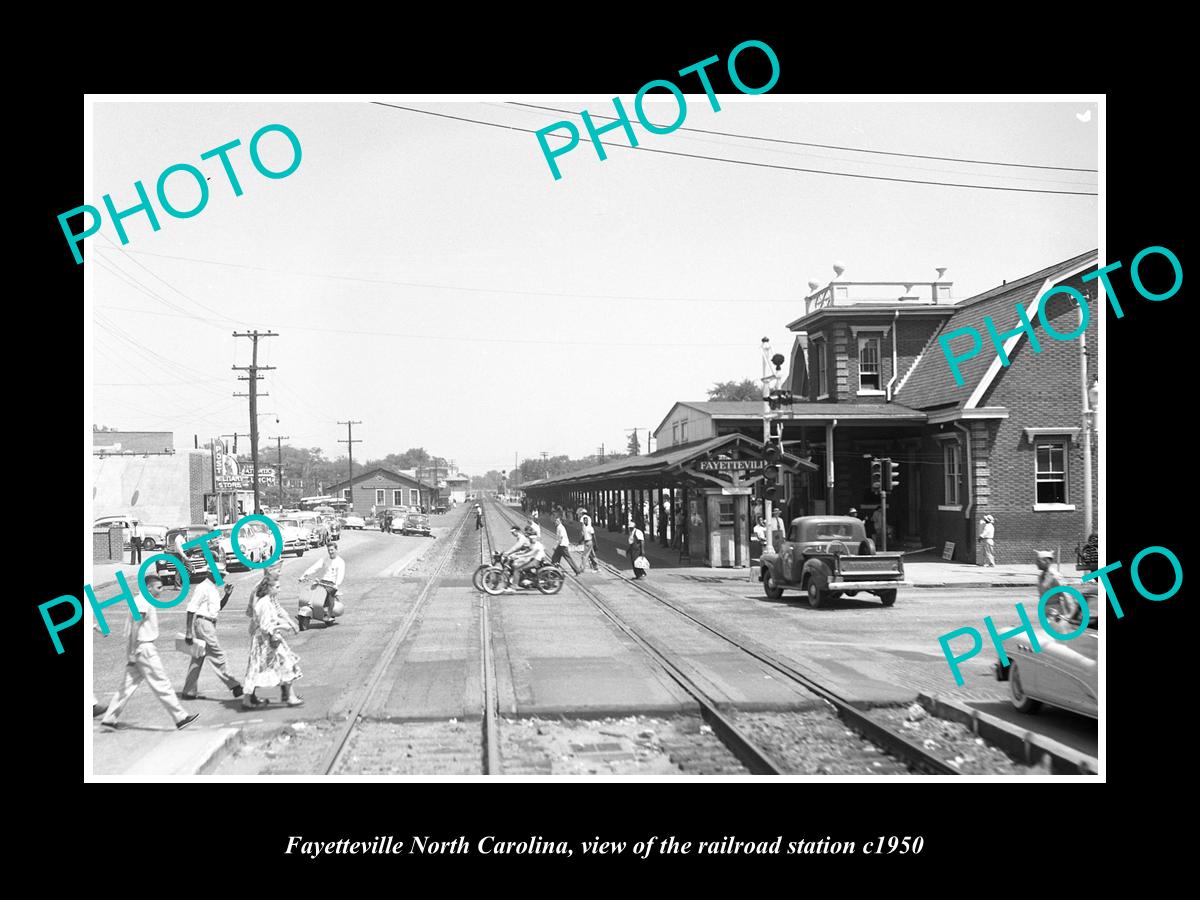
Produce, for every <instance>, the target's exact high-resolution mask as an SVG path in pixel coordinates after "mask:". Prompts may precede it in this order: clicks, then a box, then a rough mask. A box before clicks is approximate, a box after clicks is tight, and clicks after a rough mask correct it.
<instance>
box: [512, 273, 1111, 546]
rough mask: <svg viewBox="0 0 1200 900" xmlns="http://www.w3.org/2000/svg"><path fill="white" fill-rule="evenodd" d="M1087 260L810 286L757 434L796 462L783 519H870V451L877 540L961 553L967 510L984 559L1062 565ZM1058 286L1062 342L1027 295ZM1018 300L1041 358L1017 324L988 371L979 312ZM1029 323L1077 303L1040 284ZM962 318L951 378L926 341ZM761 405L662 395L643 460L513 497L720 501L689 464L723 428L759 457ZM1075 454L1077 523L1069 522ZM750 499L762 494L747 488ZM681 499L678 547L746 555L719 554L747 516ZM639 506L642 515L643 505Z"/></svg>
mask: <svg viewBox="0 0 1200 900" xmlns="http://www.w3.org/2000/svg"><path fill="white" fill-rule="evenodd" d="M1096 264H1097V254H1096V252H1095V251H1091V252H1088V253H1084V254H1080V255H1079V256H1076V257H1073V258H1071V259H1067V260H1063V261H1062V262H1059V263H1056V264H1054V265H1052V266H1048V267H1046V268H1044V269H1041V270H1039V271H1037V272H1032V273H1030V274H1028V275H1025V276H1023V277H1021V278H1018V279H1016V280H1013V281H1008V282H1006V283H1004V284H1001V285H999V286H997V287H994V288H992V289H990V290H988V291H984V292H983V293H981V294H978V295H976V296H974V297H970V298H968V299H966V300H963V301H961V302H955V301H954V300H953V299H952V297H951V289H952V283H951V282H949V281H947V280H945V279H944V275H945V271H946V270H944V269H940V270H938V279H937V280H935V281H932V282H927V283H918V282H895V283H881V282H853V281H844V280H836V281H832V282H830V283H829V284H828V285H826V286H824V287H819V286H818V285H815V284H810V287H811V288H812V293H810V294H809V295H808V296H807V297H805V298H804V312H803V314H802V315H801V316H799V317H798V318H797V319H795V320H794V321H792V322H790V323H789V324H788V328H789V330H791V331H792V332H793V333H794V339H793V345H792V348H791V352H790V365H789V366H788V368H787V371H786V373H785V374H786V377H785V379H784V381H783V383H782V384H781V387H782V388H783V389H785V390H790V391H792V392H793V393H794V394H795V395H796V400H797V402H795V403H794V404H792V405H791V406H784V407H782V408H781V409H780V410H779V411H778V412H775V413H772V414H771V416H770V428H771V429H772V434H773V435H781V437H782V441H783V445H784V448H785V450H786V451H787V452H788V453H789V454H791V456H790V457H789V460H793V459H794V460H795V462H790V464H789V465H788V466H787V467H786V476H785V478H784V485H785V493H784V501H783V503H782V506H783V511H784V512H783V515H784V518H785V521H789V520H790V519H791V518H794V517H796V516H801V515H814V514H823V513H830V514H845V513H847V512H848V511H849V510H850V509H851V508H856V509H857V510H858V511H859V513H860V514H870V513H872V512H874V511H875V510H876V509H877V508H878V507H879V505H880V497H879V495H878V494H876V493H874V492H873V491H872V490H871V484H870V479H871V475H870V459H871V458H872V457H886V458H890V459H892V460H893V461H894V462H896V463H898V465H899V473H900V483H899V486H898V488H897V489H896V490H895V491H893V492H891V493H889V495H888V497H887V506H888V509H887V521H888V533H889V542H888V549H905V550H917V549H929V548H932V549H935V550H937V551H939V552H944V553H947V554H949V556H948V558H951V559H953V560H955V561H958V562H968V563H975V562H977V561H978V559H977V553H978V552H979V545H978V542H977V535H978V529H979V524H980V520H981V519H982V517H983V516H984V515H985V514H991V515H992V516H994V518H995V525H996V558H997V561H998V562H1001V563H1024V562H1030V561H1031V560H1032V558H1033V552H1034V551H1035V550H1039V549H1048V550H1056V551H1058V552H1059V559H1060V560H1064V559H1065V561H1067V562H1069V561H1070V559H1071V554H1072V553H1073V551H1074V548H1075V547H1076V545H1077V544H1082V543H1083V542H1084V540H1085V539H1086V538H1087V536H1088V535H1089V534H1090V533H1092V532H1094V531H1095V529H1096V513H1095V509H1096V508H1097V506H1098V498H1099V494H1098V487H1099V485H1098V475H1097V473H1098V466H1097V442H1096V441H1095V438H1094V437H1092V438H1091V439H1089V440H1088V441H1087V444H1088V445H1090V446H1085V444H1084V435H1085V434H1087V433H1088V427H1087V423H1085V417H1086V416H1088V415H1090V413H1089V411H1088V410H1089V409H1091V408H1092V406H1093V405H1094V401H1091V400H1089V390H1091V389H1092V387H1093V385H1094V383H1095V380H1096V378H1097V377H1098V368H1097V351H1098V347H1099V333H1098V321H1099V318H1100V314H1101V313H1100V311H1097V310H1096V309H1095V303H1094V300H1095V297H1096V291H1095V287H1094V285H1095V282H1094V281H1093V282H1086V283H1085V282H1083V281H1082V276H1083V275H1085V274H1086V273H1088V272H1089V271H1093V270H1094V269H1095V268H1096ZM839 279H840V273H839ZM1057 285H1069V286H1071V287H1073V288H1075V289H1076V290H1078V291H1079V292H1080V293H1081V294H1083V295H1084V296H1085V297H1086V298H1087V299H1088V303H1089V312H1090V315H1089V319H1088V322H1087V326H1086V328H1085V329H1084V330H1083V331H1082V332H1081V334H1080V336H1079V337H1077V338H1075V339H1072V340H1065V341H1060V340H1055V339H1053V338H1051V337H1050V336H1049V335H1047V334H1045V333H1044V332H1043V330H1042V326H1041V325H1040V324H1039V323H1038V316H1037V306H1038V301H1039V299H1040V298H1041V297H1042V295H1044V294H1045V293H1046V292H1047V291H1049V290H1050V289H1051V288H1052V287H1055V286H1057ZM1018 304H1019V305H1020V306H1021V307H1022V308H1023V309H1024V310H1025V311H1026V313H1027V316H1028V318H1029V319H1030V320H1031V321H1032V322H1034V325H1035V329H1036V332H1035V333H1036V334H1037V336H1038V341H1039V345H1040V351H1035V350H1034V349H1033V347H1032V346H1031V344H1030V341H1029V337H1028V335H1027V334H1022V333H1018V334H1015V335H1010V336H1009V337H1008V338H1007V340H1006V341H1005V342H1004V347H1005V350H1006V353H1007V356H1008V358H1009V365H1008V366H1004V365H1003V364H1002V360H1001V358H1000V356H999V354H997V352H996V348H995V347H994V346H993V345H992V343H991V341H990V340H989V338H988V335H987V330H986V328H985V325H984V319H985V318H991V319H992V320H993V322H994V323H995V327H996V329H997V330H998V331H999V332H1000V333H1001V334H1003V332H1008V331H1012V330H1013V329H1015V328H1016V326H1018V325H1019V324H1020V320H1019V318H1018V315H1017V312H1016V306H1017V305H1018ZM1045 318H1046V321H1047V322H1048V323H1050V325H1051V327H1052V328H1053V329H1054V330H1055V331H1056V332H1057V333H1059V334H1070V333H1072V332H1075V331H1076V330H1077V328H1078V325H1079V321H1080V310H1079V306H1078V304H1077V303H1075V301H1074V300H1073V299H1072V298H1071V297H1070V296H1067V295H1064V294H1057V295H1055V296H1054V297H1052V298H1051V299H1050V300H1049V301H1048V302H1047V303H1046V304H1045ZM962 328H974V329H976V330H977V331H978V332H979V334H980V335H981V336H982V348H981V350H980V352H979V353H978V354H977V355H976V356H974V357H972V358H970V359H966V360H964V361H961V362H960V363H959V366H960V372H961V376H962V379H963V384H962V385H961V386H959V385H956V382H955V379H954V375H953V373H952V371H951V368H950V364H949V362H948V361H947V359H946V356H945V354H944V353H943V352H942V348H941V346H940V345H939V343H938V338H939V337H940V336H942V335H946V334H950V333H952V332H954V331H956V330H958V329H962ZM965 343H969V340H967V339H965V338H960V339H959V340H958V343H955V344H953V346H954V347H956V348H959V349H958V352H960V353H961V352H965V350H963V349H961V347H962V346H963V345H964V344H965ZM764 407H765V404H764V403H763V402H762V401H757V400H754V401H744V402H741V401H739V402H723V401H722V402H692V401H679V402H676V403H675V404H674V405H673V406H672V407H671V409H670V411H669V412H668V413H667V415H666V417H665V418H664V419H663V420H662V422H661V423H660V424H659V426H658V428H657V429H656V430H655V437H656V438H657V446H658V448H659V449H658V450H657V451H656V452H655V453H653V454H650V455H648V456H645V457H635V458H633V459H632V460H629V459H626V460H618V461H614V462H613V463H609V464H607V466H605V465H602V466H594V467H591V468H589V469H586V470H583V471H580V472H574V473H572V474H570V475H566V476H561V477H557V478H552V479H544V480H542V481H538V482H532V483H529V484H527V485H525V489H526V492H527V493H528V494H529V496H530V497H531V498H533V499H535V500H538V499H540V500H542V501H543V502H544V501H552V502H559V500H567V501H568V502H574V501H575V500H576V499H580V498H581V497H582V498H586V497H589V496H590V497H597V496H598V497H600V499H601V500H605V499H611V497H612V495H613V494H614V492H615V494H616V495H617V496H618V497H621V498H622V499H624V498H625V495H626V494H628V493H629V492H630V490H647V489H648V490H649V491H650V493H651V495H652V497H657V496H658V493H655V492H659V493H661V492H662V491H667V492H668V493H667V496H668V498H669V497H670V496H671V493H670V492H671V491H673V490H677V489H679V488H682V487H691V488H693V490H692V495H694V496H709V495H711V496H713V497H717V496H721V489H720V488H716V489H715V493H713V492H712V491H709V492H708V495H705V494H704V493H703V489H702V490H701V491H700V494H697V492H696V490H695V488H697V487H700V485H699V484H698V482H697V481H696V479H695V478H694V477H693V476H694V475H696V474H698V473H699V471H700V470H699V468H698V466H699V463H700V462H701V460H704V459H711V458H714V457H720V455H721V452H722V451H724V450H725V448H726V444H724V443H723V441H724V440H725V439H727V438H729V437H730V436H733V435H741V436H743V437H744V438H747V439H748V441H749V443H745V444H740V445H739V449H738V451H737V453H736V454H735V455H738V454H742V455H745V456H746V457H747V458H748V457H750V456H753V455H755V454H756V453H757V454H758V455H759V456H760V457H761V450H762V447H763V443H762V441H763V438H764V437H765V433H764V429H765V427H766V426H765V425H764ZM1084 454H1087V455H1088V458H1089V461H1090V469H1091V482H1092V491H1091V497H1092V498H1093V504H1092V509H1091V521H1085V503H1084V495H1085V489H1084V471H1085V468H1086V467H1085V457H1084ZM639 460H644V461H645V462H638V461H639ZM800 462H803V465H801V464H799V463H800ZM685 473H686V474H685ZM707 474H711V473H707ZM755 481H756V482H757V481H761V479H755ZM752 494H753V496H755V497H759V496H761V493H760V491H759V488H758V487H757V486H754V487H753V488H752ZM692 504H693V500H692V497H689V501H688V510H689V515H692V516H693V517H695V516H696V514H698V516H699V518H698V519H697V525H696V528H698V529H699V531H700V532H701V534H702V537H701V538H697V537H696V536H695V534H692V535H691V538H690V539H691V541H692V544H693V547H692V551H693V556H694V557H695V556H696V555H697V551H699V554H700V555H702V558H704V559H705V560H706V561H707V562H708V563H709V564H710V565H746V564H747V561H746V559H747V558H746V557H745V556H743V554H741V553H740V552H738V551H737V550H733V549H730V550H726V549H725V547H726V545H727V544H728V545H730V546H731V547H738V546H740V544H741V534H742V532H744V531H746V530H747V529H748V528H749V527H750V526H751V525H752V522H751V521H750V520H749V519H748V518H747V519H746V520H743V519H742V518H741V511H742V504H741V503H737V504H729V503H725V502H722V501H719V500H718V501H716V505H715V506H713V507H712V508H711V509H710V508H709V505H708V502H707V500H706V501H705V502H703V503H699V504H698V505H697V509H696V510H695V511H693V510H692V509H691V506H692ZM564 505H566V504H565V503H564ZM581 505H588V504H586V503H583V504H581ZM618 505H619V503H618ZM629 505H630V506H631V508H635V509H636V508H637V503H636V502H634V503H631V504H629ZM777 505H780V504H777ZM642 508H643V509H647V510H649V509H655V508H657V501H652V502H651V503H649V504H648V505H647V504H643V506H642ZM662 524H663V525H664V526H669V525H671V524H673V523H670V522H667V521H665V520H663V522H662ZM623 525H624V520H622V521H621V522H620V524H619V525H617V527H618V528H619V527H621V526H623ZM650 525H651V523H650V521H649V520H648V521H647V526H650ZM665 530H666V531H667V532H668V533H669V530H670V529H669V527H667V528H666V529H665ZM650 531H651V533H653V534H654V535H655V537H661V534H660V532H659V531H658V530H656V529H654V528H651V529H650ZM648 537H649V535H648ZM668 540H671V538H669V537H668ZM698 542H699V543H698ZM876 543H877V544H879V543H881V541H880V540H879V538H878V536H877V538H876Z"/></svg>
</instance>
